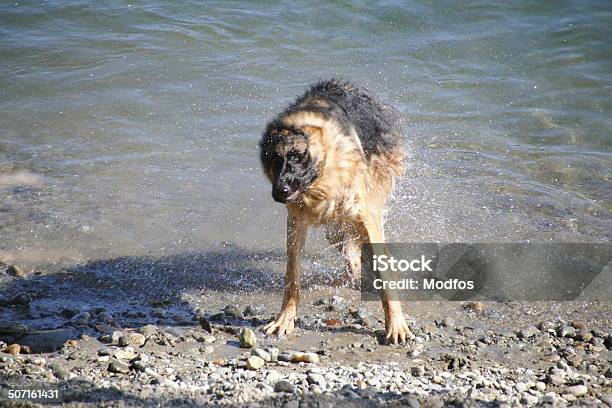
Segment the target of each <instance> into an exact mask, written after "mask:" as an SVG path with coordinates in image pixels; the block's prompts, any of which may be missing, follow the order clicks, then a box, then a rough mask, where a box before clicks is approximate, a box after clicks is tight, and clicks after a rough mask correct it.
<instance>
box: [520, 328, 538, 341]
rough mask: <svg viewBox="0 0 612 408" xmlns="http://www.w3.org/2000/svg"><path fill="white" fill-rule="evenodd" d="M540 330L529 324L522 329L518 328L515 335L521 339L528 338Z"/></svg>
mask: <svg viewBox="0 0 612 408" xmlns="http://www.w3.org/2000/svg"><path fill="white" fill-rule="evenodd" d="M539 332H540V330H538V328H537V327H535V326H529V327H526V328H524V329H522V330H519V332H518V333H517V336H518V337H519V338H521V339H528V338H531V337H533V336H535V335H536V334H538V333H539Z"/></svg>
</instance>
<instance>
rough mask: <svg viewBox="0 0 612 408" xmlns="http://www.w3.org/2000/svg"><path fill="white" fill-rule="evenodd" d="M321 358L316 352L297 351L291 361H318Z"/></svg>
mask: <svg viewBox="0 0 612 408" xmlns="http://www.w3.org/2000/svg"><path fill="white" fill-rule="evenodd" d="M319 360H320V359H319V356H318V355H317V354H316V353H301V352H297V353H294V354H293V355H292V356H291V361H292V362H294V363H318V362H319Z"/></svg>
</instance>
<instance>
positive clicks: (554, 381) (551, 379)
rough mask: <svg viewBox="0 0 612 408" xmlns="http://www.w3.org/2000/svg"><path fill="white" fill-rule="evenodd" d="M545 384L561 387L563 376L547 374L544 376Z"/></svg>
mask: <svg viewBox="0 0 612 408" xmlns="http://www.w3.org/2000/svg"><path fill="white" fill-rule="evenodd" d="M546 382H547V383H548V384H551V385H563V384H565V376H563V375H560V374H548V375H547V376H546Z"/></svg>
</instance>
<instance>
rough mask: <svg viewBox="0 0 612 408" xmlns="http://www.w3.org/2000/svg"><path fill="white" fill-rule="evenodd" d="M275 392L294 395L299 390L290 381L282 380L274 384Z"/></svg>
mask: <svg viewBox="0 0 612 408" xmlns="http://www.w3.org/2000/svg"><path fill="white" fill-rule="evenodd" d="M274 391H275V392H288V393H291V394H293V393H294V392H296V391H297V388H296V386H295V385H293V384H291V383H290V382H289V381H285V380H280V381H277V382H276V383H275V384H274Z"/></svg>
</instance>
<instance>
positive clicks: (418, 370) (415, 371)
mask: <svg viewBox="0 0 612 408" xmlns="http://www.w3.org/2000/svg"><path fill="white" fill-rule="evenodd" d="M410 374H412V376H413V377H422V376H424V375H425V367H423V366H414V367H411V368H410Z"/></svg>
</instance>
